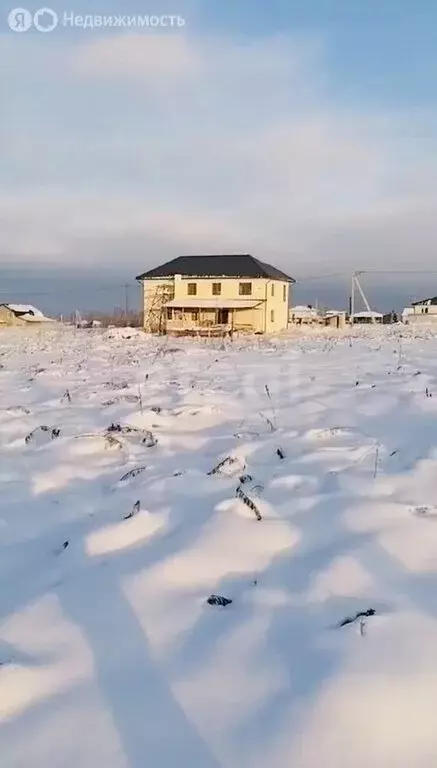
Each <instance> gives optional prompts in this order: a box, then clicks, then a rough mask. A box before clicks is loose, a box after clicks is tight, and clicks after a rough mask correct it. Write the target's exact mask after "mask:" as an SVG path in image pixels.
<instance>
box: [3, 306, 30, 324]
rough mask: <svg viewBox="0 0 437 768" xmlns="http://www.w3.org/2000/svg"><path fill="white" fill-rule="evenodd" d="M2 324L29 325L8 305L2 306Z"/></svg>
mask: <svg viewBox="0 0 437 768" xmlns="http://www.w3.org/2000/svg"><path fill="white" fill-rule="evenodd" d="M0 325H27V323H26V321H25V320H22V319H21V318H20V317H17V316H16V315H15V314H14V313H13V312H12V311H11V310H10V309H9V308H8V307H1V306H0Z"/></svg>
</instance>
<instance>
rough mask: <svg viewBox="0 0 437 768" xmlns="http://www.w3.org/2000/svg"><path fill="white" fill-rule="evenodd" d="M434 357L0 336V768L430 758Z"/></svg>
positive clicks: (380, 764)
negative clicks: (363, 614)
mask: <svg viewBox="0 0 437 768" xmlns="http://www.w3.org/2000/svg"><path fill="white" fill-rule="evenodd" d="M436 360H437V335H436V334H435V333H434V332H433V331H432V330H431V329H427V330H424V329H421V330H420V332H419V331H418V330H415V329H410V328H409V327H408V326H407V328H399V327H390V326H387V327H384V326H380V327H373V326H372V327H369V326H367V327H365V328H356V329H355V328H354V329H351V330H349V331H347V332H344V333H342V332H339V331H333V330H330V331H329V332H327V331H326V329H324V330H323V332H322V331H320V332H319V333H317V334H315V333H314V332H313V333H304V334H301V335H296V334H293V335H287V334H284V335H282V336H281V337H280V338H279V337H278V338H270V339H268V338H253V339H250V338H247V339H241V340H238V339H234V341H231V340H225V341H222V340H214V339H212V340H211V339H203V340H202V339H196V340H193V339H183V340H180V339H178V340H177V341H175V340H172V339H168V338H153V337H148V336H146V335H144V334H143V333H142V332H139V331H135V329H122V330H118V329H113V330H111V331H104V330H102V329H97V330H95V331H92V332H89V331H86V330H80V329H74V328H67V327H65V328H64V327H58V326H56V327H52V326H48V327H46V328H44V330H41V332H40V333H39V334H38V337H36V336H35V334H34V333H31V332H30V331H29V333H26V332H25V331H24V332H23V329H20V330H18V329H5V330H3V331H2V332H1V333H0V403H1V406H0V485H1V495H0V689H1V696H0V744H1V756H2V757H1V765H2V767H3V766H4V767H5V768H12V766H13V768H28V766H29V765H32V767H33V768H47V766H62V768H77V766H81V768H95V766H100V765H104V766H105V768H144V766H146V765H147V766H149V765H150V766H153V767H154V768H155V766H157V767H158V766H159V768H173V767H174V766H190V768H266V766H268V768H288V767H289V766H291V765H292V766H293V768H315V766H321V765H323V766H324V768H350V766H354V768H388V767H389V766H396V768H411V766H415V767H416V766H417V767H419V768H434V766H435V762H436V754H437V732H436V730H435V723H434V701H435V689H436V685H437V657H436V652H435V648H436V644H437V602H436V597H435V595H436V587H437V471H436V470H437V441H436V434H437V396H435V397H433V396H432V395H433V394H434V391H433V390H434V387H435V381H436V374H437V362H436ZM67 390H68V396H67ZM111 424H112V425H114V429H113V430H112V431H111V432H109V433H108V432H107V429H108V427H109V426H110V425H111ZM117 425H121V426H122V427H123V426H124V427H126V426H129V427H130V428H131V431H126V430H125V431H124V432H123V431H121V432H120V431H119V430H117V429H116V428H115V427H116V426H117ZM41 426H47V427H49V429H48V430H41V429H40V427H41ZM56 428H57V429H60V434H59V436H58V437H56V436H53V432H52V430H53V429H56ZM146 431H148V432H149V433H152V434H153V436H154V437H155V438H156V440H157V443H156V444H155V445H153V444H151V442H150V441H149V442H147V444H146V443H143V442H142V438H143V436H144V435H145V434H146ZM30 435H31V437H29V439H28V441H27V442H26V441H25V438H26V437H27V436H30ZM105 435H106V436H105ZM107 435H109V436H110V437H111V438H112V439H108V437H107ZM152 442H153V441H152ZM147 445H148V446H149V447H146V446H147ZM278 449H280V453H281V454H282V455H283V457H284V458H282V459H281V458H280V456H279V454H278ZM229 456H230V457H232V458H234V459H235V461H233V462H229V461H228V462H226V463H225V464H224V465H223V467H222V468H220V467H219V464H220V462H221V461H223V460H224V459H225V458H226V457H229ZM213 470H215V471H213ZM242 475H245V476H246V480H245V482H244V483H243V484H242V485H241V488H242V489H243V491H244V493H245V494H246V496H247V497H248V498H250V499H251V500H252V502H253V504H254V505H255V507H256V508H257V510H258V511H259V513H260V514H261V517H262V519H261V521H257V519H256V517H255V514H254V512H253V510H252V509H251V508H250V507H249V506H247V504H245V503H244V501H243V500H242V498H237V497H236V489H237V487H238V486H239V484H240V482H241V481H240V479H239V478H241V477H242ZM137 501H138V502H139V505H138V506H139V510H138V511H137V510H136V508H135V505H136V502H137ZM129 515H132V516H131V517H129ZM211 594H217V595H223V596H225V597H228V598H230V599H232V603H231V604H230V605H228V606H227V607H225V608H223V607H219V606H209V605H208V604H207V602H206V601H207V599H208V597H209V596H210V595H211ZM370 608H372V609H374V610H375V615H373V616H369V617H367V618H364V619H363V620H362V623H360V621H359V620H358V619H357V621H355V622H352V623H350V624H347V625H346V626H343V627H341V628H340V627H339V626H338V624H339V622H341V621H342V620H343V619H345V618H346V617H351V618H353V617H354V616H355V615H356V614H357V613H358V612H359V611H366V610H368V609H370Z"/></svg>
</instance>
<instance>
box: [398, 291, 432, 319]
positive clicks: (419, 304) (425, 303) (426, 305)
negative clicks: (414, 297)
mask: <svg viewBox="0 0 437 768" xmlns="http://www.w3.org/2000/svg"><path fill="white" fill-rule="evenodd" d="M402 322H404V323H407V324H408V325H429V324H431V323H432V324H435V323H437V296H433V298H431V299H422V301H414V302H413V303H412V305H411V307H405V309H404V311H403V312H402Z"/></svg>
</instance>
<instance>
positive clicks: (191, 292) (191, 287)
mask: <svg viewBox="0 0 437 768" xmlns="http://www.w3.org/2000/svg"><path fill="white" fill-rule="evenodd" d="M188 296H197V283H188Z"/></svg>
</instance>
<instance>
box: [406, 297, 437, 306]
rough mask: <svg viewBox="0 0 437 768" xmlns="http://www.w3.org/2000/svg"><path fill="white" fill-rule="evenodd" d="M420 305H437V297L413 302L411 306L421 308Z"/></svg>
mask: <svg viewBox="0 0 437 768" xmlns="http://www.w3.org/2000/svg"><path fill="white" fill-rule="evenodd" d="M420 304H423V305H426V304H437V296H433V297H432V298H431V299H421V300H420V301H412V302H411V306H412V307H417V306H420Z"/></svg>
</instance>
